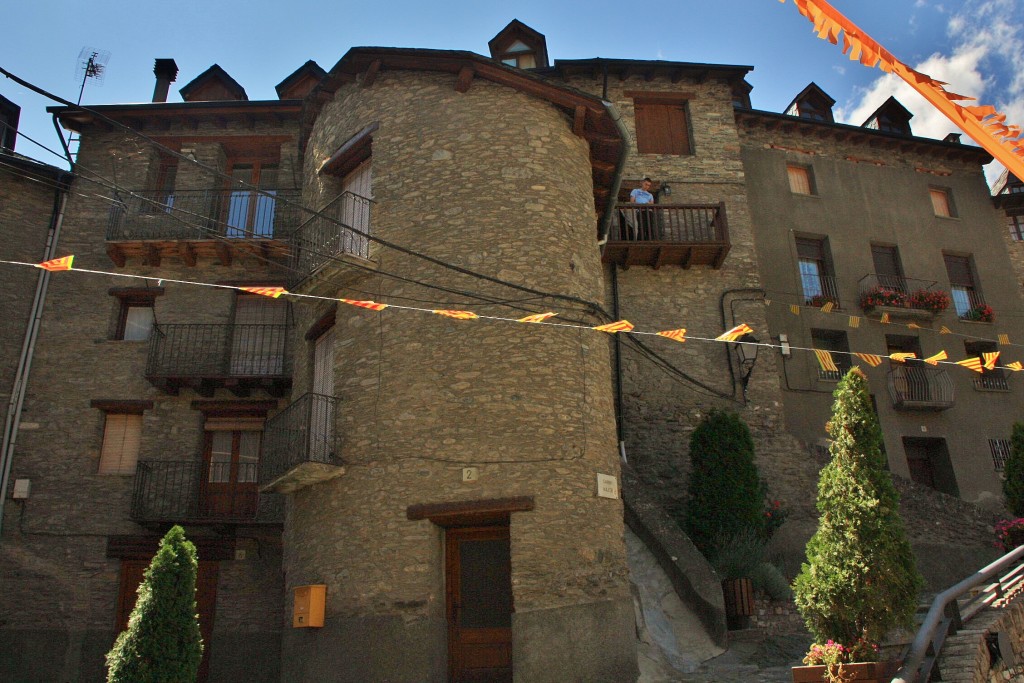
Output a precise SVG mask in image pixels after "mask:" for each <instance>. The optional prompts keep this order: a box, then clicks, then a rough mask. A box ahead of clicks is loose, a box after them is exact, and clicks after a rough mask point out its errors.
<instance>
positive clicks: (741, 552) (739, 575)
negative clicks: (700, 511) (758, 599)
mask: <svg viewBox="0 0 1024 683" xmlns="http://www.w3.org/2000/svg"><path fill="white" fill-rule="evenodd" d="M767 547H768V539H766V538H765V537H764V534H761V533H758V532H757V531H756V530H754V529H741V530H740V531H737V532H736V533H735V534H733V535H732V536H723V537H721V538H719V539H718V540H717V541H716V542H715V544H714V546H713V547H712V548H711V550H710V551H709V554H708V562H709V563H710V564H711V566H712V567H714V569H715V573H716V574H718V578H720V579H722V580H725V579H750V580H751V582H753V584H754V588H759V589H760V590H762V591H764V592H765V593H767V594H768V595H769V596H771V597H772V599H774V600H788V599H789V598H791V597H792V596H793V593H792V591H791V590H790V588H789V582H788V581H786V577H785V576H783V574H782V572H781V571H780V570H779V568H778V567H776V566H775V565H774V564H772V563H771V562H769V561H767V560H766V559H765V556H766V554H767Z"/></svg>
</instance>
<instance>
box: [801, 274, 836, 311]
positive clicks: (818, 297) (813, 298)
mask: <svg viewBox="0 0 1024 683" xmlns="http://www.w3.org/2000/svg"><path fill="white" fill-rule="evenodd" d="M801 284H802V285H803V289H804V303H805V304H806V305H808V306H817V307H819V308H820V307H822V306H824V305H825V304H826V303H829V302H831V303H832V310H837V309H839V308H841V306H840V304H839V284H838V283H837V282H836V278H835V276H834V275H813V274H809V273H808V274H802V275H801Z"/></svg>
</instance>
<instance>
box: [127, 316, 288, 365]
mask: <svg viewBox="0 0 1024 683" xmlns="http://www.w3.org/2000/svg"><path fill="white" fill-rule="evenodd" d="M289 329H290V326H289V325H223V324H220V325H218V324H198V325H178V324H175V325H157V326H155V327H154V329H153V333H152V336H151V337H150V340H149V361H148V363H147V365H146V375H147V376H148V377H287V376H290V375H291V371H292V369H291V354H290V353H289V338H290V335H289Z"/></svg>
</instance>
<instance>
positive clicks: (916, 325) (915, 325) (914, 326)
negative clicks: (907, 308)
mask: <svg viewBox="0 0 1024 683" xmlns="http://www.w3.org/2000/svg"><path fill="white" fill-rule="evenodd" d="M907 327H909V328H910V329H912V330H919V329H921V326H920V325H918V324H917V323H907Z"/></svg>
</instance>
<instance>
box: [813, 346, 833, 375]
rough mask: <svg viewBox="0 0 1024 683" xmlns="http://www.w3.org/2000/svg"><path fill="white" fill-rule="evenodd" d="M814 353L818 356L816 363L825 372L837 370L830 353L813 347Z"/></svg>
mask: <svg viewBox="0 0 1024 683" xmlns="http://www.w3.org/2000/svg"><path fill="white" fill-rule="evenodd" d="M814 355H815V356H817V357H818V365H820V366H821V369H822V370H824V371H825V372H839V367H838V366H837V365H836V362H835V361H834V360H832V354H831V353H829V352H828V351H823V350H822V349H814Z"/></svg>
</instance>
